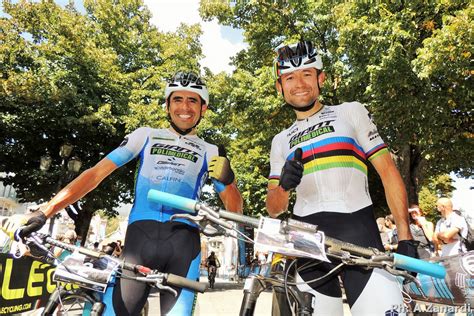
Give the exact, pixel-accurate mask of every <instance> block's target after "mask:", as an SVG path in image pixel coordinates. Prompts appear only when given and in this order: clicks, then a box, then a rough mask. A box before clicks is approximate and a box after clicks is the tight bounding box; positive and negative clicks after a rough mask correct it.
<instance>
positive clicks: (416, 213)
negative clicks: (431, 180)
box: [408, 204, 435, 259]
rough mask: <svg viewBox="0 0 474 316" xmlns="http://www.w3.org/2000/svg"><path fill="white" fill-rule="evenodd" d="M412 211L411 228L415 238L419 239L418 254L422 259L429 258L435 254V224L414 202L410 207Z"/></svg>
mask: <svg viewBox="0 0 474 316" xmlns="http://www.w3.org/2000/svg"><path fill="white" fill-rule="evenodd" d="M408 211H409V212H410V230H411V234H412V235H413V239H415V240H417V241H419V242H420V243H419V245H418V254H419V256H420V259H428V258H431V257H432V256H433V255H434V250H435V247H434V243H433V234H434V225H433V223H432V222H430V221H428V220H427V219H426V218H425V217H424V216H423V212H422V211H421V210H420V208H419V207H418V205H416V204H412V205H411V206H410V208H409V209H408Z"/></svg>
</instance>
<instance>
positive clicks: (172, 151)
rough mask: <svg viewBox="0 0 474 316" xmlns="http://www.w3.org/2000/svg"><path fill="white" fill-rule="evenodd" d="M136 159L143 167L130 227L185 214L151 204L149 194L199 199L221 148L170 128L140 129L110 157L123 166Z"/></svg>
mask: <svg viewBox="0 0 474 316" xmlns="http://www.w3.org/2000/svg"><path fill="white" fill-rule="evenodd" d="M137 156H139V162H140V164H139V170H138V173H137V176H136V180H135V201H134V203H133V207H132V210H131V212H130V217H129V224H131V223H133V222H134V221H137V220H148V219H152V220H157V221H160V222H165V221H167V220H169V218H170V216H171V215H173V214H175V213H183V212H184V211H182V210H177V209H172V208H170V207H167V206H163V205H159V204H156V203H152V202H150V201H148V200H147V194H148V191H149V190H150V189H156V190H160V191H164V192H168V193H171V194H176V195H180V196H184V197H187V198H190V199H196V198H198V197H199V195H200V192H201V189H202V187H203V185H204V183H205V182H206V179H207V175H208V170H207V169H208V165H209V161H210V160H211V159H212V157H214V156H218V148H217V146H215V145H212V144H209V143H207V142H205V141H204V140H202V139H200V138H199V137H198V136H196V135H185V136H180V135H177V134H176V133H173V132H172V131H170V130H169V129H153V128H150V127H141V128H138V129H136V130H135V131H133V132H132V133H131V134H129V135H127V136H126V137H125V139H124V141H123V142H122V144H121V145H120V147H118V148H117V149H115V150H114V151H112V152H111V153H110V154H109V155H108V156H107V158H109V159H110V160H112V161H113V162H114V163H115V164H116V165H117V166H119V167H120V166H122V165H124V164H125V163H127V162H129V161H130V160H132V159H133V158H135V157H137Z"/></svg>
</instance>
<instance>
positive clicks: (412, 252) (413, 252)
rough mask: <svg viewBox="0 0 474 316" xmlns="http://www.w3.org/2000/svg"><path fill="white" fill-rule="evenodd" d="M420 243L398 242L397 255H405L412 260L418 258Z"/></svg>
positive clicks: (412, 241) (411, 241) (414, 241)
mask: <svg viewBox="0 0 474 316" xmlns="http://www.w3.org/2000/svg"><path fill="white" fill-rule="evenodd" d="M419 243H420V242H419V241H416V240H413V239H410V240H400V241H399V242H398V248H397V253H398V254H400V255H405V256H408V257H412V258H416V259H418V258H420V257H419V256H418V249H417V248H418V244H419Z"/></svg>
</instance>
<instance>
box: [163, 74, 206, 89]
mask: <svg viewBox="0 0 474 316" xmlns="http://www.w3.org/2000/svg"><path fill="white" fill-rule="evenodd" d="M171 82H179V83H181V85H182V86H187V85H189V84H190V83H195V84H198V85H204V83H203V82H202V81H201V78H199V76H198V75H197V74H195V73H193V72H177V73H176V74H175V75H174V77H173V79H172V80H171Z"/></svg>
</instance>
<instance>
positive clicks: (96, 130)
mask: <svg viewBox="0 0 474 316" xmlns="http://www.w3.org/2000/svg"><path fill="white" fill-rule="evenodd" d="M84 5H85V7H86V10H87V13H86V14H85V15H82V14H80V13H79V12H78V11H77V10H75V9H74V7H73V6H72V5H68V6H67V7H66V8H62V7H60V6H58V5H57V4H55V3H54V2H53V1H46V0H43V1H39V2H31V1H25V0H22V1H19V2H17V3H15V4H13V3H12V2H11V1H8V0H4V1H3V8H4V11H5V13H6V14H7V15H6V16H5V17H2V18H1V19H0V23H1V26H2V27H1V32H0V37H1V40H0V60H1V62H0V70H1V74H2V76H1V77H0V81H1V82H0V83H1V85H0V86H1V88H0V99H1V100H2V102H1V104H0V122H1V123H0V172H6V173H7V174H6V176H2V179H0V180H1V181H3V182H4V183H5V184H12V185H13V186H14V187H15V189H16V191H17V192H18V197H19V198H20V200H21V201H24V202H32V201H36V202H41V201H45V200H49V199H50V198H51V196H52V195H53V194H55V192H56V191H57V190H58V184H59V185H61V186H64V185H65V184H66V182H67V181H70V180H71V178H72V177H71V175H69V174H65V173H64V168H63V167H62V163H61V158H60V157H59V155H58V154H57V152H58V151H59V147H60V146H61V145H62V144H63V143H65V142H69V143H71V144H72V145H74V146H75V147H74V152H73V155H75V156H78V157H79V158H80V159H81V160H82V162H83V169H86V168H89V167H91V166H93V165H94V164H95V163H97V162H98V161H99V160H100V159H102V158H103V157H104V156H105V155H106V154H107V153H108V152H110V151H111V150H113V149H114V148H116V147H117V146H118V145H119V144H120V142H121V140H122V139H123V137H124V136H125V135H126V133H128V132H130V131H131V130H133V129H135V128H137V127H138V126H143V125H150V126H162V125H164V124H166V119H165V114H164V111H163V110H162V109H161V106H160V104H161V103H162V102H163V90H164V89H163V87H164V83H165V82H164V79H165V78H167V77H170V76H171V74H173V73H174V72H175V71H176V70H177V68H183V69H191V68H192V69H194V70H196V68H197V61H198V60H199V59H200V57H201V55H202V53H201V47H200V44H199V41H198V37H199V35H200V34H201V30H200V28H199V26H196V25H194V26H182V27H181V28H179V30H178V31H177V32H175V33H164V34H162V33H159V32H158V30H157V29H156V27H154V26H153V25H151V24H150V17H151V16H150V12H149V11H148V9H146V8H145V7H144V5H143V2H142V1H141V0H117V1H105V0H96V1H93V0H86V1H84ZM45 154H50V155H51V156H52V158H53V164H52V166H51V168H50V169H49V170H48V171H47V172H41V171H40V170H39V161H40V157H41V156H42V155H45ZM134 169H135V165H134V163H133V162H131V163H129V164H128V165H127V166H125V167H123V168H121V169H120V170H118V171H117V172H115V173H114V174H113V175H112V176H111V177H110V178H109V179H107V180H105V181H104V182H103V183H102V184H101V185H100V186H99V187H98V188H97V189H96V190H94V191H92V192H91V193H90V194H88V195H87V196H86V197H85V198H84V199H83V201H82V202H83V209H84V211H83V212H82V213H83V214H84V218H81V219H80V220H79V221H78V223H76V226H78V225H79V226H81V228H77V230H78V231H81V230H83V229H85V228H87V226H88V223H89V220H90V217H91V215H92V213H93V212H94V211H95V210H97V209H104V210H105V211H106V212H107V214H109V215H114V214H116V212H115V211H114V208H115V207H116V206H117V205H118V204H119V203H122V202H127V201H130V199H131V198H132V189H133V179H134V176H133V174H134Z"/></svg>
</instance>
